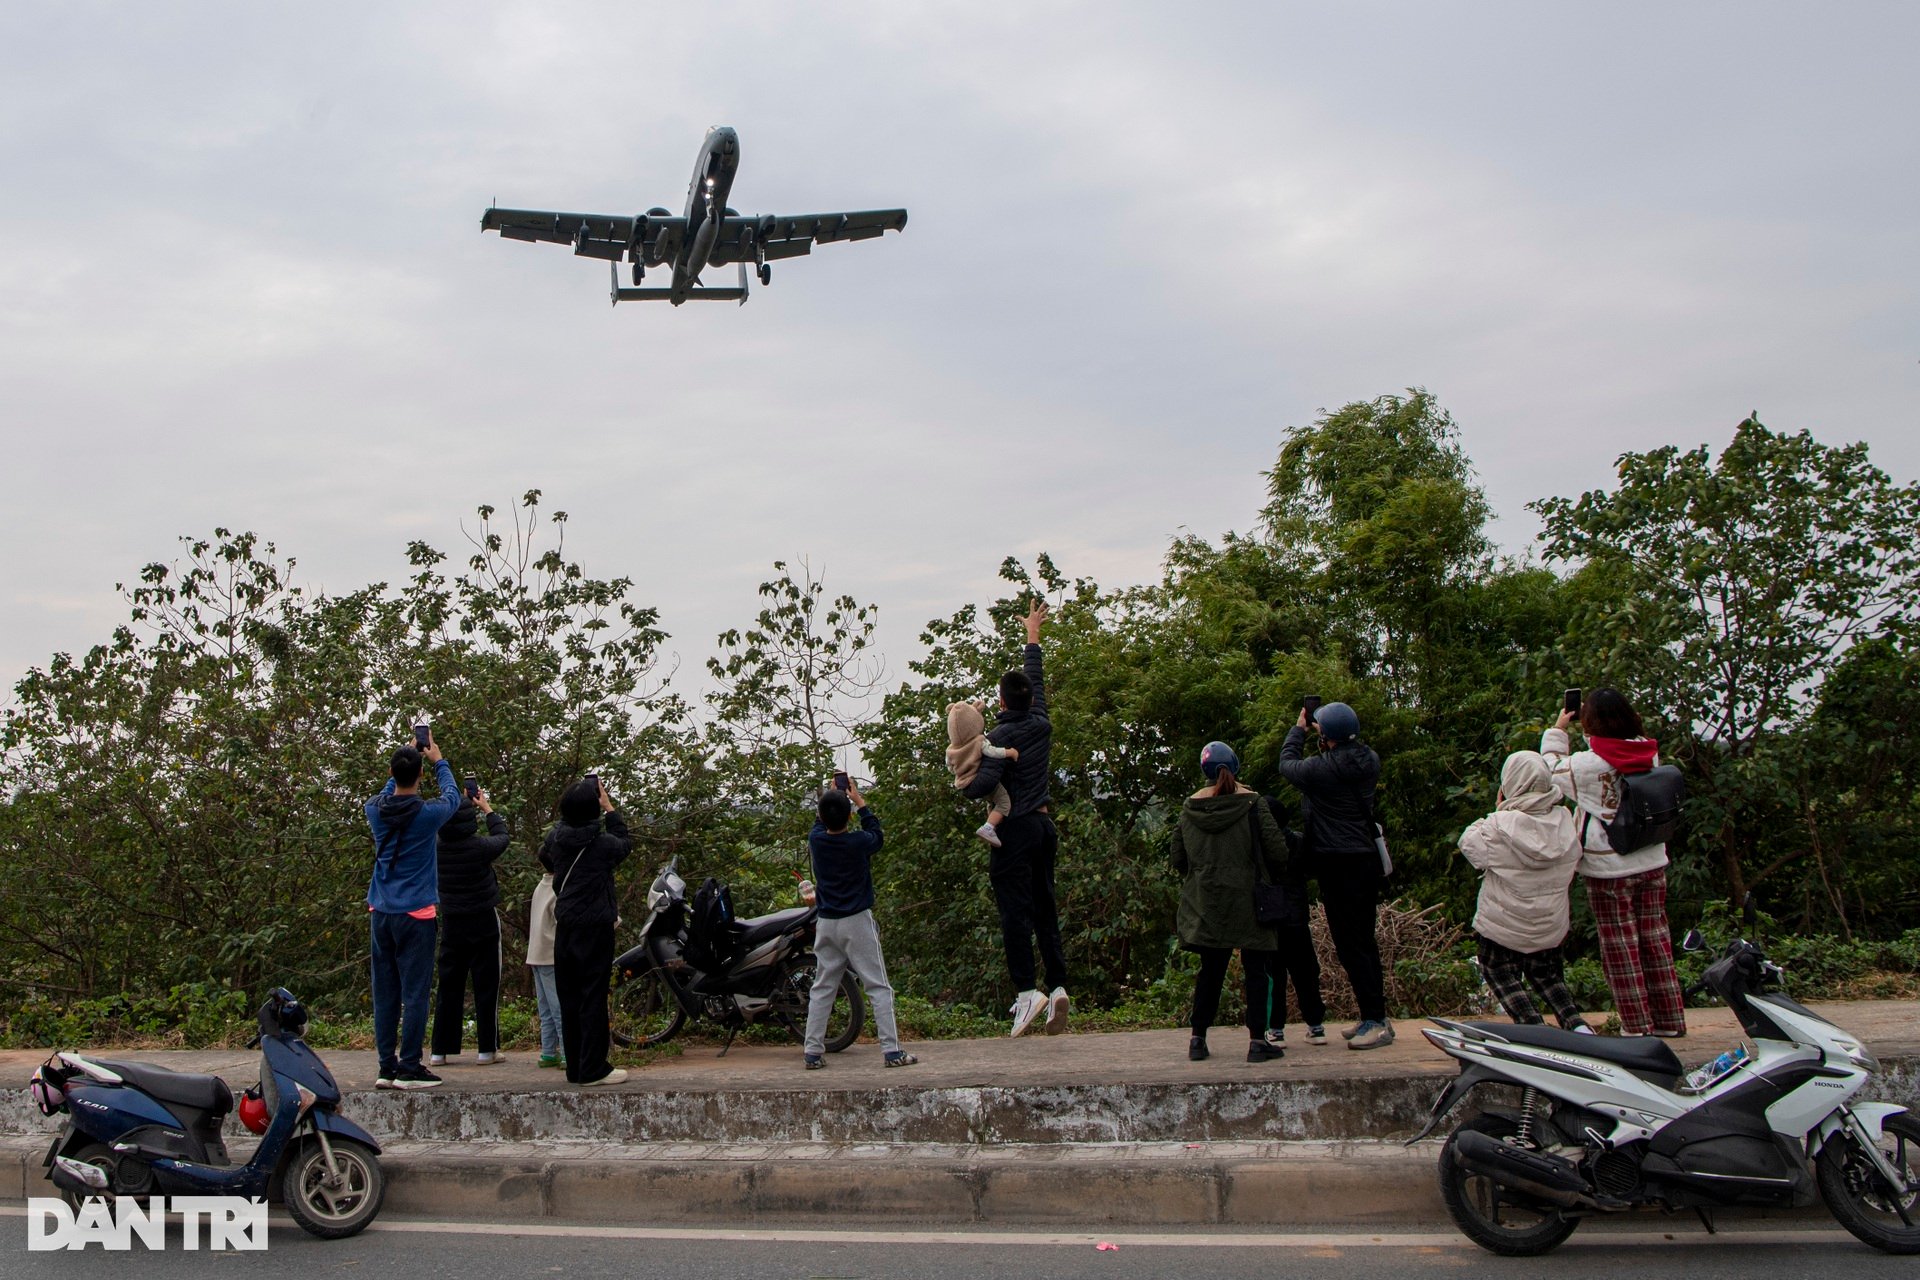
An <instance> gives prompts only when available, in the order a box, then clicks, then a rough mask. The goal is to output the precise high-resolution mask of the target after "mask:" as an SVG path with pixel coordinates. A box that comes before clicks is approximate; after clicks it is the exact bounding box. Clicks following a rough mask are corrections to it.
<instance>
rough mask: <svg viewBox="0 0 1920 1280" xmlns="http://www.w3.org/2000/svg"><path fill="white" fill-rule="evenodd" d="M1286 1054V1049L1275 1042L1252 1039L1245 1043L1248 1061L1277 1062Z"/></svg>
mask: <svg viewBox="0 0 1920 1280" xmlns="http://www.w3.org/2000/svg"><path fill="white" fill-rule="evenodd" d="M1286 1056H1287V1051H1286V1050H1285V1049H1283V1048H1281V1047H1280V1046H1279V1045H1277V1044H1269V1043H1267V1042H1266V1041H1265V1040H1254V1041H1251V1042H1249V1043H1248V1045H1247V1061H1248V1062H1278V1061H1280V1059H1282V1058H1284V1057H1286Z"/></svg>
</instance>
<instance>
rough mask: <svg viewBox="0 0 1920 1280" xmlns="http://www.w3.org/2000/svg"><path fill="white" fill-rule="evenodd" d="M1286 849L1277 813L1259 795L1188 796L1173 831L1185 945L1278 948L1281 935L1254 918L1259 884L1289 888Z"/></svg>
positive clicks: (1178, 923) (1180, 925)
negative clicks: (1278, 935)
mask: <svg viewBox="0 0 1920 1280" xmlns="http://www.w3.org/2000/svg"><path fill="white" fill-rule="evenodd" d="M1249 813H1251V814H1253V815H1254V816H1253V817H1251V818H1249V817H1248V816H1247V815H1248V814H1249ZM1256 823H1257V824H1258V825H1259V834H1258V835H1257V836H1256V835H1255V832H1254V826H1255V824H1256ZM1286 847H1287V846H1286V839H1285V837H1284V836H1283V835H1282V834H1281V831H1280V826H1279V824H1278V823H1276V822H1275V821H1274V820H1273V813H1272V811H1271V810H1269V809H1268V808H1267V806H1266V804H1265V803H1264V802H1263V801H1262V800H1261V798H1260V797H1259V796H1258V795H1256V794H1255V793H1254V792H1252V791H1249V790H1245V789H1242V790H1240V791H1237V792H1231V793H1229V794H1227V795H1224V796H1216V795H1214V794H1213V792H1212V790H1211V789H1208V790H1206V791H1202V792H1200V793H1199V794H1198V795H1194V796H1190V797H1188V799H1187V803H1186V804H1185V806H1183V807H1182V808H1181V810H1180V820H1179V821H1178V822H1177V823H1175V824H1174V828H1173V869H1174V870H1175V871H1178V872H1179V873H1180V911H1179V915H1178V916H1177V917H1176V926H1177V927H1178V929H1179V932H1180V941H1181V942H1183V943H1185V944H1186V945H1187V946H1189V947H1225V948H1235V949H1238V948H1245V949H1247V950H1249V951H1272V950H1274V949H1275V948H1276V947H1277V946H1278V945H1279V943H1278V940H1277V938H1276V936H1275V934H1274V931H1273V930H1272V929H1269V928H1265V927H1263V926H1262V925H1261V924H1260V922H1259V921H1257V920H1255V919H1254V918H1253V886H1254V884H1255V883H1256V882H1257V881H1260V880H1265V881H1268V882H1269V883H1273V884H1280V883H1284V882H1285V878H1286V874H1287V857H1286Z"/></svg>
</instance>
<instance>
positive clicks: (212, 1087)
mask: <svg viewBox="0 0 1920 1280" xmlns="http://www.w3.org/2000/svg"><path fill="white" fill-rule="evenodd" d="M99 1065H100V1066H103V1067H105V1068H106V1069H107V1070H109V1071H112V1072H116V1073H117V1074H118V1075H119V1076H120V1078H121V1079H122V1080H125V1081H126V1082H127V1083H128V1084H130V1085H132V1086H133V1087H134V1088H136V1089H138V1090H140V1091H141V1092H142V1093H144V1094H147V1095H148V1096H150V1097H152V1098H155V1099H157V1100H159V1101H161V1102H171V1103H174V1104H175V1105H177V1106H182V1107H192V1108H194V1109H195V1110H199V1111H205V1112H208V1113H210V1114H212V1115H216V1116H223V1115H226V1114H227V1113H228V1112H229V1111H232V1110H233V1090H232V1089H229V1088H228V1087H227V1082H226V1081H225V1080H222V1079H221V1078H220V1077H219V1076H202V1075H193V1074H190V1073H188V1072H185V1071H169V1070H167V1069H166V1068H165V1067H156V1066H154V1065H153V1064H152V1063H148V1062H102V1063H100V1064H99Z"/></svg>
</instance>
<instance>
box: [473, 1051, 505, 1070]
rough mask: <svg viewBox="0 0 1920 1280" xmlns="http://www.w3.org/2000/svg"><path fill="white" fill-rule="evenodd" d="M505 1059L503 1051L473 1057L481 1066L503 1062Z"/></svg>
mask: <svg viewBox="0 0 1920 1280" xmlns="http://www.w3.org/2000/svg"><path fill="white" fill-rule="evenodd" d="M506 1060H507V1055H506V1054H504V1053H483V1054H481V1055H480V1056H479V1057H477V1058H475V1059H474V1061H475V1062H477V1063H479V1064H480V1065H481V1066H483V1067H490V1066H492V1065H493V1064H494V1063H496V1062H505V1061H506Z"/></svg>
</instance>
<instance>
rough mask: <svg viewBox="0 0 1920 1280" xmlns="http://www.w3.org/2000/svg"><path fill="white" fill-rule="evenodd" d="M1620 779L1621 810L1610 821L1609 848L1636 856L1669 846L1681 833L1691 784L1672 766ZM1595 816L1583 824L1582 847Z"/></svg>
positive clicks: (1627, 774) (1585, 820) (1659, 766)
mask: <svg viewBox="0 0 1920 1280" xmlns="http://www.w3.org/2000/svg"><path fill="white" fill-rule="evenodd" d="M1619 776H1620V807H1619V808H1618V809H1616V810H1614V814H1613V817H1611V818H1609V819H1608V820H1607V825H1606V832H1607V844H1608V846H1609V847H1611V848H1612V849H1613V851H1614V852H1615V853H1633V852H1635V851H1637V850H1640V849H1644V848H1646V847H1647V846H1648V845H1651V844H1665V843H1666V842H1667V841H1669V840H1671V839H1673V836H1674V833H1675V832H1676V831H1678V830H1679V829H1680V811H1681V810H1682V809H1683V808H1685V807H1686V803H1687V780H1686V777H1685V776H1684V775H1683V774H1682V773H1681V772H1680V770H1679V769H1678V768H1676V767H1674V766H1673V765H1670V764H1657V765H1655V766H1654V767H1653V768H1651V769H1649V770H1647V771H1646V772H1645V773H1623V774H1621V775H1619ZM1592 822H1593V815H1592V814H1590V813H1589V814H1586V815H1584V816H1583V818H1582V820H1581V829H1580V837H1581V839H1580V843H1582V844H1585V843H1586V828H1587V827H1588V826H1590V825H1591V824H1592Z"/></svg>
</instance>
